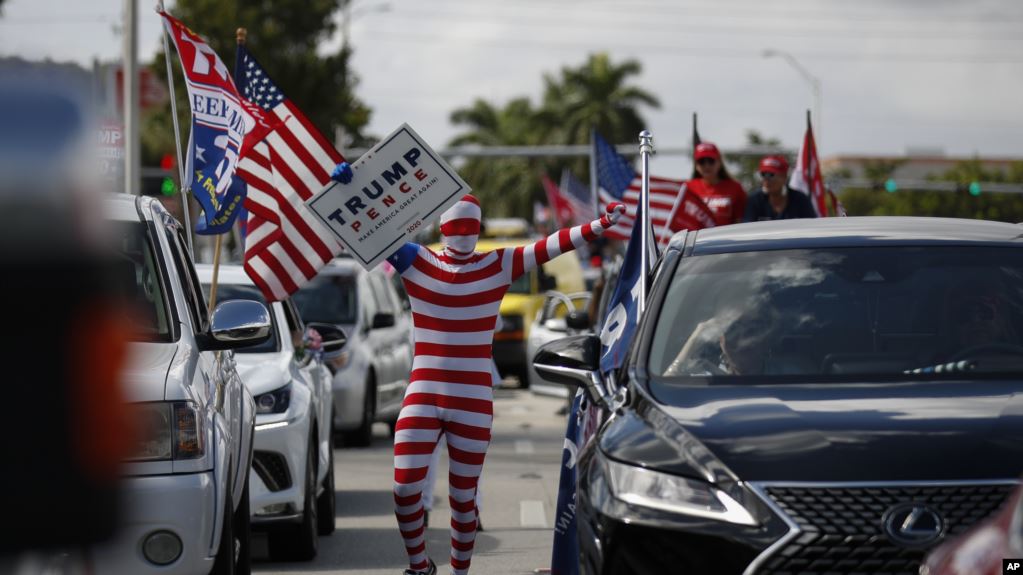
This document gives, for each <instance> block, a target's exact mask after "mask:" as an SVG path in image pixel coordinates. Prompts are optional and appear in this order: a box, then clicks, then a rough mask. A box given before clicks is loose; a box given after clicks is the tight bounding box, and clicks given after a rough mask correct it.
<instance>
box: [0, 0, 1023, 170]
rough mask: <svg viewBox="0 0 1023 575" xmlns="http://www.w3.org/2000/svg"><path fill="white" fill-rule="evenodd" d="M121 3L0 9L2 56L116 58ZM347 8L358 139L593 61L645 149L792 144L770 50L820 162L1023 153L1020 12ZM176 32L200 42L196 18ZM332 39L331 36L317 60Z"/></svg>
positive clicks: (541, 1)
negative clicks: (697, 137)
mask: <svg viewBox="0 0 1023 575" xmlns="http://www.w3.org/2000/svg"><path fill="white" fill-rule="evenodd" d="M122 5H123V1H122V0H89V1H88V2H81V1H78V0H8V2H7V4H5V6H4V14H3V16H2V17H0V55H19V56H22V57H26V58H44V57H48V58H51V59H54V60H57V61H76V62H79V63H82V64H86V65H88V64H90V63H91V62H92V60H93V58H99V59H101V60H109V59H114V58H118V57H119V56H120V53H121V37H120V35H119V32H118V29H119V23H120V14H121V9H122ZM151 5H152V3H151V2H143V3H140V7H139V14H140V36H139V52H140V59H143V60H148V59H151V58H152V56H153V54H154V53H155V52H156V50H157V48H158V47H159V43H160V41H161V40H160V23H159V19H158V17H157V16H156V14H155V13H154V12H152V11H151ZM168 6H169V7H170V9H171V10H172V11H173V2H168ZM352 14H353V15H352V18H351V21H350V30H351V38H350V40H351V43H352V45H353V46H354V48H355V56H354V60H353V66H354V69H355V71H356V73H357V74H358V75H359V77H360V84H359V86H358V88H357V94H358V95H359V97H360V98H362V100H363V101H365V102H366V103H367V104H368V105H369V106H370V107H371V108H372V110H373V115H372V121H371V123H370V126H369V128H370V130H369V131H370V133H374V134H377V135H384V134H386V133H388V132H390V131H391V130H393V129H394V128H396V127H397V126H399V125H400V124H401V123H403V122H408V123H409V124H410V125H412V127H413V128H415V129H416V130H417V131H418V132H419V133H420V134H421V135H422V136H423V137H424V138H425V139H426V140H427V141H428V142H430V143H431V144H432V145H433V147H434V148H442V147H444V146H445V145H446V144H447V142H448V141H449V140H450V139H451V138H452V137H453V136H455V135H456V134H457V133H458V132H459V130H458V128H457V127H456V126H453V125H452V124H451V123H450V121H449V119H448V118H449V116H450V113H451V111H452V110H454V109H456V108H459V107H465V106H469V105H471V103H472V102H473V101H474V100H475V99H476V98H483V99H485V100H487V101H489V102H491V103H494V104H496V105H503V104H504V103H506V102H507V101H509V100H511V99H512V98H515V97H520V96H527V97H530V98H532V99H533V101H534V102H538V100H539V97H540V95H541V92H542V88H543V81H542V78H543V75H544V74H557V73H558V72H559V71H560V69H561V68H562V67H564V66H579V65H580V64H582V63H583V62H584V61H585V60H586V58H587V55H588V54H591V53H594V52H598V51H604V52H607V53H608V54H610V56H611V58H612V61H613V62H623V61H625V60H627V59H634V60H637V61H639V62H640V64H641V65H642V67H643V72H642V74H641V75H639V76H637V77H634V78H633V79H632V82H633V83H634V84H636V85H637V86H640V87H642V88H644V89H645V90H647V91H649V92H651V93H652V94H654V95H655V96H656V97H657V98H658V99H659V100H660V103H661V106H660V108H658V109H650V108H643V109H641V113H642V115H643V117H644V118H645V119H646V120H647V123H648V126H649V130H650V131H651V132H652V133H653V135H654V144H655V147H664V148H665V149H667V148H681V147H686V146H688V145H689V140H690V131H691V118H692V114H693V113H694V112H696V113H697V114H698V115H699V128H700V134H701V136H702V137H703V139H704V140H707V141H713V142H716V143H717V144H718V145H719V146H720V147H722V148H723V149H725V150H729V149H736V148H741V147H742V146H743V145H744V144H745V143H746V136H745V134H746V132H747V130H751V129H752V130H757V131H758V132H760V133H761V134H763V135H764V136H767V137H775V138H778V139H780V140H781V142H782V144H783V145H784V146H786V147H788V148H791V149H795V148H797V147H798V146H799V143H800V141H801V139H802V136H803V132H804V129H805V115H806V110H807V109H810V108H812V107H813V97H812V91H811V86H810V83H809V82H808V81H807V80H806V79H804V77H803V76H802V75H801V74H800V73H799V72H798V71H797V70H796V69H795V68H794V67H793V66H792V65H791V64H790V63H789V61H788V60H786V59H785V58H782V57H764V52H765V51H766V50H774V51H776V52H786V53H788V54H790V55H791V56H792V58H794V60H795V61H796V62H798V63H799V64H800V65H801V66H802V67H803V68H805V70H806V71H807V72H808V73H809V74H810V75H812V76H814V77H816V78H817V79H818V80H819V82H820V84H821V86H822V107H821V108H822V114H821V117H820V119H819V120H815V124H816V127H817V132H818V146H819V151H820V154H821V155H822V156H824V157H828V156H835V155H853V154H855V155H863V154H869V155H902V154H904V153H907V151H916V153H921V152H922V151H939V152H941V153H944V154H946V155H949V156H972V155H980V156H985V157H1016V158H1021V157H1023V110H1021V105H1020V101H1021V95H1023V34H1021V33H1020V32H1019V31H1020V29H1021V26H1023V2H1019V1H1018V0H961V1H957V0H857V1H856V2H849V1H843V0H778V1H772V2H766V1H758V0H717V1H708V0H633V1H628V2H626V1H618V2H611V1H604V0H431V1H430V2H421V1H415V0H354V3H353V9H352ZM54 15H56V16H54ZM339 18H340V14H339ZM187 24H189V25H190V26H191V27H192V28H194V29H196V31H198V32H199V33H202V28H201V23H192V22H188V23H187ZM340 43H341V38H340V33H339V34H336V35H335V37H333V38H331V39H330V41H328V42H326V43H325V44H324V45H323V46H321V50H322V51H323V52H330V51H332V50H336V49H337V47H338V46H340ZM228 60H229V58H228ZM270 73H271V74H273V71H272V70H271V71H270ZM323 97H330V95H329V94H324V95H323ZM299 104H301V103H299ZM685 162H686V160H685V159H684V158H682V157H680V156H671V155H662V156H658V157H655V158H654V160H653V161H652V164H651V165H652V171H653V172H654V173H656V174H658V175H664V176H681V175H683V174H684V173H685V172H687V171H688V169H689V167H688V166H686V165H683V163H685Z"/></svg>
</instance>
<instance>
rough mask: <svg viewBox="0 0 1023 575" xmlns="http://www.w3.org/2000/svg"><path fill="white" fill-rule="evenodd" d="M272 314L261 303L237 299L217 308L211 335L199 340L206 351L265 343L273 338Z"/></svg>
mask: <svg viewBox="0 0 1023 575" xmlns="http://www.w3.org/2000/svg"><path fill="white" fill-rule="evenodd" d="M270 328H271V323H270V312H269V311H267V309H266V306H265V305H263V304H261V303H259V302H258V301H252V300H243V299H236V300H230V301H225V302H222V303H220V304H219V305H217V307H216V309H214V310H213V316H212V318H211V319H210V331H209V334H206V335H204V336H201V337H199V347H200V349H202V350H204V351H214V350H222V349H237V348H240V347H248V346H250V345H256V344H260V343H263V342H264V341H266V340H267V338H269V337H270Z"/></svg>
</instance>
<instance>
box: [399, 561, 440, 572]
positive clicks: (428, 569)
mask: <svg viewBox="0 0 1023 575" xmlns="http://www.w3.org/2000/svg"><path fill="white" fill-rule="evenodd" d="M426 560H427V561H429V562H430V566H429V567H427V568H426V571H417V570H416V569H406V570H405V573H403V575H437V565H435V564H434V562H433V559H430V558H429V557H427V558H426Z"/></svg>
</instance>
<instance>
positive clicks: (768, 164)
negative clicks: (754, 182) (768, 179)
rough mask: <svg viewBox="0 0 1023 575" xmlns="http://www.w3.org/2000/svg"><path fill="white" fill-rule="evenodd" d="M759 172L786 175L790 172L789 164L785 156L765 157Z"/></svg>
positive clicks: (761, 161)
mask: <svg viewBox="0 0 1023 575" xmlns="http://www.w3.org/2000/svg"><path fill="white" fill-rule="evenodd" d="M759 171H761V172H771V173H772V174H784V173H787V172H788V171H789V162H788V160H786V159H785V157H784V156H764V159H762V160H760V170H759Z"/></svg>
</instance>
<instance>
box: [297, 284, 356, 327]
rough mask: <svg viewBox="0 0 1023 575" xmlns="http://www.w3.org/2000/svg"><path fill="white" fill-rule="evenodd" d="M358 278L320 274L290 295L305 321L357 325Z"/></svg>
mask: <svg viewBox="0 0 1023 575" xmlns="http://www.w3.org/2000/svg"><path fill="white" fill-rule="evenodd" d="M356 291H357V290H356V289H355V278H354V277H351V276H331V275H319V276H316V277H315V278H313V280H312V281H310V282H309V283H308V284H306V285H305V287H303V288H302V289H300V290H298V291H297V292H296V293H295V295H293V296H291V297H292V300H294V302H295V305H296V306H298V312H299V313H300V314H301V315H302V319H304V320H305V321H306V322H310V321H317V322H323V323H332V324H335V325H336V324H354V323H355V319H356V318H357V317H358V311H359V305H358V301H357V299H356Z"/></svg>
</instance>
